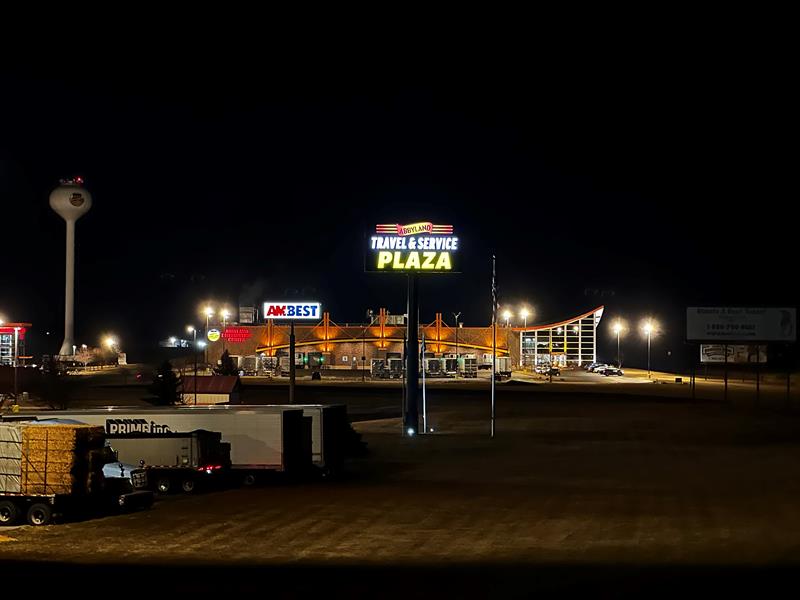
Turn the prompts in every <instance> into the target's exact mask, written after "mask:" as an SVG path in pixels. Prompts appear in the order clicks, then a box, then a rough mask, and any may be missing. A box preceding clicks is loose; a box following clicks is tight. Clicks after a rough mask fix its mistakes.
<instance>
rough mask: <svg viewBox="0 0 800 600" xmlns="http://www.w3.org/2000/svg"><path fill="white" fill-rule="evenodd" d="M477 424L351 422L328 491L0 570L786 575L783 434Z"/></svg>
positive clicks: (454, 405) (790, 430)
mask: <svg viewBox="0 0 800 600" xmlns="http://www.w3.org/2000/svg"><path fill="white" fill-rule="evenodd" d="M487 409H488V407H487V404H486V402H485V400H484V399H482V398H469V397H467V398H465V397H446V396H440V397H439V398H437V399H436V400H435V402H433V403H432V405H431V412H430V419H431V424H432V425H433V426H434V427H435V428H436V430H437V432H438V433H437V434H435V435H430V436H421V437H417V438H414V439H408V438H402V437H400V436H399V435H398V432H399V429H400V425H399V422H398V421H397V420H396V419H383V420H379V421H372V422H365V423H360V424H358V425H357V427H358V428H359V430H360V431H362V432H363V434H364V437H365V439H366V440H367V441H368V442H369V445H370V448H371V451H372V453H371V456H370V457H368V458H366V459H360V460H358V461H356V462H353V463H352V464H351V465H350V474H349V476H348V477H347V479H345V480H343V481H338V482H331V483H322V484H302V485H288V484H287V485H274V486H269V487H260V488H256V489H234V490H228V491H222V492H215V493H210V494H206V495H198V496H194V497H173V498H169V499H167V500H164V501H161V502H159V503H158V504H157V505H156V507H155V508H154V509H153V510H151V511H149V512H145V513H137V514H132V515H124V516H118V517H109V518H104V519H97V520H92V521H86V522H80V523H68V524H62V525H56V526H51V527H45V528H31V527H28V526H23V527H15V528H4V529H3V530H2V532H0V535H3V536H5V541H4V538H0V558H2V559H3V560H4V561H9V560H12V559H13V560H22V561H26V563H25V564H23V565H21V566H20V568H22V569H30V568H35V566H36V565H37V564H39V563H38V561H60V562H62V563H66V564H67V565H69V564H76V563H77V564H83V565H88V564H95V563H98V562H100V563H106V564H109V565H116V566H115V567H114V568H115V569H122V571H114V570H113V569H111V570H106V571H104V573H106V574H108V573H117V572H119V573H128V572H127V571H124V569H125V567H126V566H128V565H135V566H136V568H140V567H141V566H142V565H160V566H161V567H162V568H165V569H166V570H165V571H164V572H165V573H167V574H169V575H170V576H171V577H173V578H177V579H173V582H174V581H177V580H179V579H181V577H179V576H178V574H181V573H185V574H186V576H187V577H196V576H197V574H198V573H201V572H202V570H198V569H201V568H205V567H207V566H209V567H210V566H213V567H214V568H216V569H223V570H221V571H219V573H221V574H222V573H234V572H235V573H237V574H238V576H240V577H241V580H240V581H241V583H242V585H243V586H244V587H247V586H249V585H251V584H254V585H255V583H254V581H255V580H258V578H259V577H260V576H261V574H263V573H269V576H270V577H275V578H277V579H276V581H277V580H281V581H283V582H284V583H291V584H292V585H296V584H297V581H296V580H295V575H293V574H302V576H300V579H301V580H302V581H303V582H304V583H303V585H305V586H310V587H308V589H309V590H310V589H312V588H314V586H315V585H319V586H323V585H324V583H323V581H324V579H319V580H315V581H316V583H313V581H309V580H307V579H306V577H308V576H309V574H310V573H315V574H319V573H320V571H319V569H320V568H322V569H323V572H325V573H331V572H330V571H325V570H324V569H325V567H331V566H336V567H340V569H337V571H335V576H334V575H331V577H332V579H331V581H334V580H335V581H337V582H338V584H342V585H346V586H347V587H348V589H350V588H352V586H353V585H355V584H354V581H358V582H361V583H363V585H364V586H365V587H364V588H363V589H364V590H368V589H373V586H374V585H386V586H388V587H385V588H382V591H383V592H386V593H387V594H388V595H396V596H399V595H402V594H400V593H398V592H399V589H398V588H396V587H395V585H400V584H402V583H403V582H404V581H405V580H406V578H409V583H408V585H417V584H416V583H412V582H419V581H420V580H419V577H422V578H423V580H424V581H425V582H426V585H428V586H429V587H428V588H426V589H428V591H429V592H431V594H433V593H434V592H436V593H448V592H449V593H450V594H453V593H456V592H458V593H459V594H464V593H465V592H480V593H481V594H484V593H485V594H486V595H492V594H491V593H492V592H497V591H498V590H503V595H512V592H514V591H517V590H519V589H522V588H525V589H530V588H533V587H535V588H539V589H541V588H542V587H544V588H545V589H552V587H555V588H558V589H563V588H564V587H565V586H567V587H569V586H571V585H573V584H576V582H581V583H584V584H586V585H588V586H595V585H597V583H598V582H604V583H603V585H606V586H607V587H605V588H601V589H600V590H598V591H599V592H600V595H615V592H626V591H627V592H631V593H635V592H636V591H637V590H641V589H648V586H649V585H652V584H653V582H654V581H658V582H659V585H660V586H662V587H661V588H659V589H661V591H664V590H668V589H670V590H677V589H679V588H680V587H681V585H683V584H682V583H680V582H681V581H683V580H681V579H678V577H677V575H681V576H687V573H691V574H692V577H694V578H695V584H697V585H705V584H709V585H711V583H712V582H713V585H714V586H716V587H713V588H709V589H718V586H719V584H720V583H723V584H724V585H727V586H733V585H735V586H739V585H745V584H746V583H747V582H750V583H753V582H755V583H753V585H755V586H756V589H763V588H762V587H761V586H763V585H764V583H765V582H768V583H770V584H775V582H776V581H777V579H775V576H774V575H775V573H773V572H772V571H770V570H768V568H769V569H774V568H778V567H781V568H785V569H794V568H795V567H796V566H798V563H800V503H798V501H797V498H798V497H800V473H799V472H798V469H797V465H798V463H799V462H800V420H798V419H797V418H796V417H792V416H787V415H772V414H770V413H764V412H756V413H754V412H752V411H744V410H737V409H734V408H731V407H729V406H721V405H716V404H707V403H706V404H694V405H693V404H688V403H676V402H664V401H641V400H631V399H627V400H626V399H615V398H613V397H601V396H596V397H594V398H591V399H588V400H587V399H581V398H579V397H570V396H568V395H563V394H561V395H559V396H558V397H555V396H550V395H539V396H536V395H530V394H514V395H507V397H506V398H505V399H504V400H503V402H502V403H501V405H500V407H499V410H498V436H497V437H496V439H495V440H489V439H488V437H487V436H486V433H487V431H488V425H487V422H486V416H487V412H488V410H487ZM245 565H249V566H254V565H255V566H257V567H258V568H259V569H262V568H264V569H267V571H260V570H258V569H256V570H252V569H251V570H246V571H242V569H244V568H245V567H244V566H245ZM51 566H52V565H51ZM288 566H291V567H292V568H291V569H285V568H283V567H288ZM278 567H281V568H280V569H278ZM433 567H436V568H444V569H445V570H444V571H431V570H429V569H431V568H433ZM65 568H66V567H65ZM276 569H277V570H276ZM675 569H677V570H675ZM436 573H441V575H436ZM780 573H784V572H783V571H781V572H780ZM257 574H258V575H257ZM745 575H746V576H747V577H746V578H745V579H746V581H743V580H742V578H743V577H745ZM121 576H122V575H121ZM220 576H222V575H220ZM298 576H299V575H298ZM387 577H388V578H390V580H392V581H395V583H390V582H389V580H387V579H386V578H387ZM353 578H355V579H353ZM442 578H444V579H442ZM720 578H724V581H719V579H720ZM220 581H224V578H223V579H222V580H220ZM220 581H217V583H216V584H215V585H219V586H220V587H222V583H220ZM359 585H361V584H359ZM498 586H499V587H498ZM503 586H505V587H503ZM642 586H643V587H642ZM663 586H666V587H663ZM356 587H357V588H358V589H362V588H360V587H359V586H358V585H356ZM742 589H744V588H742ZM651 591H652V590H651ZM389 592H391V593H390V594H389ZM365 593H366V592H365ZM356 595H358V594H356ZM367 595H368V594H367ZM365 597H367V596H365Z"/></svg>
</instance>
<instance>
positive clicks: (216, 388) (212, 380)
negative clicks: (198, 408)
mask: <svg viewBox="0 0 800 600" xmlns="http://www.w3.org/2000/svg"><path fill="white" fill-rule="evenodd" d="M181 381H182V383H183V389H182V390H181V400H182V401H183V403H184V404H195V403H196V404H198V405H199V404H224V403H230V404H238V402H239V390H240V388H241V382H240V381H239V377H238V376H236V375H211V376H208V375H200V376H197V377H195V376H194V375H184V377H183V379H182V380H181ZM195 386H197V395H196V396H195ZM195 398H197V401H196V402H195Z"/></svg>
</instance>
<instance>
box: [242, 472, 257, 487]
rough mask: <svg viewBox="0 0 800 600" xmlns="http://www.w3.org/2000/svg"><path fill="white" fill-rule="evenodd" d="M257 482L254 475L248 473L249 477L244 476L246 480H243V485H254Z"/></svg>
mask: <svg viewBox="0 0 800 600" xmlns="http://www.w3.org/2000/svg"><path fill="white" fill-rule="evenodd" d="M255 482H256V476H255V475H253V474H252V473H248V474H247V475H245V476H244V479H242V483H243V484H244V485H254V484H255Z"/></svg>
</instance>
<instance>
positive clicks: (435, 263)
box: [364, 221, 460, 273]
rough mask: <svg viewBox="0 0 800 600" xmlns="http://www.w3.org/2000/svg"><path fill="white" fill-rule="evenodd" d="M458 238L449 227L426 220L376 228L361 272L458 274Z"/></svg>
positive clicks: (386, 224)
mask: <svg viewBox="0 0 800 600" xmlns="http://www.w3.org/2000/svg"><path fill="white" fill-rule="evenodd" d="M458 251H459V239H458V237H456V236H454V235H453V226H452V225H434V224H433V223H430V222H428V221H423V222H419V223H409V224H407V225H401V224H399V223H384V224H381V225H376V226H375V234H374V235H372V236H370V238H369V240H368V244H367V251H366V257H365V259H364V270H365V271H368V272H372V273H459V272H460V270H459V260H458V258H459V252H458Z"/></svg>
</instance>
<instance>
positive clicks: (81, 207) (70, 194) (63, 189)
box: [50, 179, 92, 221]
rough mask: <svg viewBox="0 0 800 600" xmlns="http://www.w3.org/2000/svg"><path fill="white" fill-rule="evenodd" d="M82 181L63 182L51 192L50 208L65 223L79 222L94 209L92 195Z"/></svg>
mask: <svg viewBox="0 0 800 600" xmlns="http://www.w3.org/2000/svg"><path fill="white" fill-rule="evenodd" d="M82 183H83V180H81V179H70V180H66V181H62V182H61V185H59V186H58V187H57V188H56V189H54V190H53V191H52V192H50V208H52V209H53V210H54V211H56V212H57V213H58V214H59V215H60V216H61V218H62V219H64V220H65V221H77V220H78V219H80V218H81V217H82V216H83V215H85V214H86V213H87V212H89V209H90V208H92V195H91V194H90V193H89V192H88V190H87V189H86V188H85V187H83V185H82Z"/></svg>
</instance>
